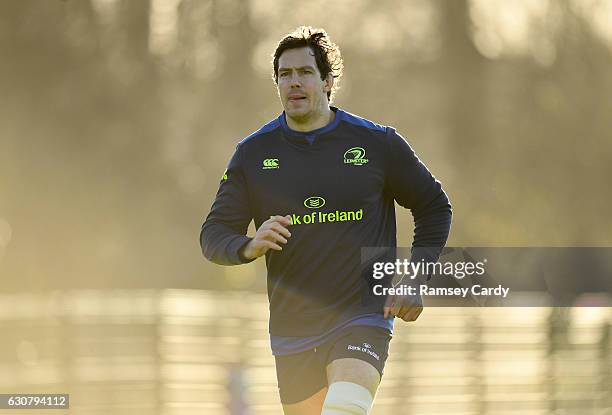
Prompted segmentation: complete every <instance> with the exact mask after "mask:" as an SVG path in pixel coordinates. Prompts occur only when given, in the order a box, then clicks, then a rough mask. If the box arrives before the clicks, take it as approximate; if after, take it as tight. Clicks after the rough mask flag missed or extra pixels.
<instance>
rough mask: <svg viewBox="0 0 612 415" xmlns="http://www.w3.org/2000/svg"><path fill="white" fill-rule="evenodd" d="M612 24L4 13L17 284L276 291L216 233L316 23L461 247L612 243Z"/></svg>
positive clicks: (430, 0) (196, 2) (552, 11)
mask: <svg viewBox="0 0 612 415" xmlns="http://www.w3.org/2000/svg"><path fill="white" fill-rule="evenodd" d="M610 22H612V1H610V0H515V1H512V2H506V1H502V0H452V1H451V0H410V1H403V0H385V1H346V0H343V1H334V2H326V1H322V0H313V1H308V2H294V1H286V2H285V1H282V2H280V1H273V0H248V1H247V0H244V1H241V0H137V1H132V0H82V1H76V0H63V1H61V0H20V1H2V2H0V54H1V56H2V59H1V61H0V91H1V94H2V100H1V103H0V278H1V281H2V288H1V289H2V290H6V291H15V290H19V291H21V290H28V291H35V290H47V289H55V288H60V289H62V288H80V287H91V288H111V287H126V288H137V287H152V288H161V287H176V288H206V289H236V288H241V289H253V290H257V291H261V290H263V287H264V284H265V278H264V275H265V270H264V268H263V267H264V265H263V262H262V261H256V263H254V264H250V265H248V266H241V267H231V268H221V267H218V266H216V265H213V264H209V263H207V262H206V261H204V260H203V259H202V257H201V253H200V251H199V246H198V234H199V230H200V225H201V223H202V221H203V219H204V217H205V215H206V214H207V212H208V210H209V207H210V205H211V203H212V200H213V198H214V196H215V193H216V190H217V186H218V180H219V178H220V176H221V174H222V173H223V170H224V168H225V165H226V163H227V161H228V160H229V158H230V156H231V154H232V152H233V150H234V148H235V145H236V143H237V142H238V141H240V140H241V139H242V138H244V137H245V136H247V135H249V134H250V132H252V131H253V130H255V129H257V128H258V127H259V126H260V125H262V124H264V123H265V122H267V121H268V120H269V119H271V118H273V117H276V116H277V115H278V113H279V112H280V111H281V106H280V103H279V102H278V100H277V97H276V92H275V87H274V85H273V83H272V81H271V77H270V71H271V69H270V63H269V62H270V55H271V53H272V52H273V49H274V47H275V44H276V42H277V41H278V40H279V38H280V37H281V36H282V35H284V34H285V33H287V32H289V31H291V30H292V29H294V28H295V27H296V26H298V25H300V24H310V25H313V26H322V27H324V28H326V30H327V31H328V32H329V34H330V35H331V37H332V39H333V40H334V41H335V42H337V43H338V44H339V45H340V47H341V48H342V52H343V56H344V59H345V76H344V78H343V79H342V81H341V85H340V86H341V89H340V91H339V93H338V95H337V97H336V102H335V104H336V105H338V106H340V107H342V108H344V109H346V110H348V111H350V112H353V113H356V114H358V115H361V116H364V117H366V118H369V119H372V120H374V121H376V122H379V123H382V124H388V125H393V126H395V127H396V128H398V130H399V131H400V132H401V133H402V134H403V135H404V136H405V137H407V139H408V140H409V142H410V143H411V144H412V146H413V147H414V148H415V149H416V151H417V153H418V154H419V155H420V157H421V158H422V159H423V160H424V161H425V162H426V163H427V164H428V166H429V167H430V169H431V170H432V171H433V172H434V174H435V175H436V176H437V177H438V178H439V179H440V180H441V181H442V183H443V184H444V186H445V189H446V191H447V193H448V194H449V196H450V198H451V201H452V203H453V206H454V212H455V215H454V223H453V229H452V233H451V238H450V240H449V245H454V246H591V245H608V244H610V243H612V237H611V235H612V220H611V219H610V217H609V215H608V211H609V207H608V206H609V204H610V202H612V195H611V194H610V191H609V190H608V183H607V182H608V181H609V180H608V179H609V178H610V177H612V163H610V162H611V161H612V140H611V138H612V136H611V131H612V117H611V116H610V114H612V99H611V97H612V70H611V68H612V65H611V64H612V24H610ZM398 212H399V210H398ZM279 213H283V212H279ZM398 220H399V229H400V230H401V231H400V235H399V242H400V244H402V245H409V244H410V243H411V235H412V219H411V216H410V213H409V212H405V211H404V212H401V213H400V214H399V215H398Z"/></svg>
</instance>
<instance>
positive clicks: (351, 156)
mask: <svg viewBox="0 0 612 415" xmlns="http://www.w3.org/2000/svg"><path fill="white" fill-rule="evenodd" d="M368 161H369V160H368V159H367V158H365V150H364V149H363V148H361V147H353V148H349V149H348V150H346V152H345V153H344V164H352V165H354V166H361V165H363V164H366V163H367V162H368Z"/></svg>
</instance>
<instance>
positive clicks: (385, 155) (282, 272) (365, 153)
mask: <svg viewBox="0 0 612 415" xmlns="http://www.w3.org/2000/svg"><path fill="white" fill-rule="evenodd" d="M332 110H333V111H334V112H335V117H334V120H333V121H332V122H331V123H330V124H328V125H327V126H325V127H323V128H320V129H318V130H314V131H310V132H307V133H301V132H296V131H293V130H291V129H290V128H289V127H288V125H287V123H286V120H285V114H284V113H282V114H281V115H280V116H279V117H278V118H276V119H274V120H272V121H271V122H269V123H267V124H266V125H264V126H263V127H262V128H260V129H259V130H257V131H256V132H254V133H253V134H251V135H250V136H248V137H247V138H245V139H244V140H242V141H241V142H240V143H239V144H238V145H237V147H236V151H235V153H234V155H233V157H232V158H231V160H230V162H229V165H228V167H227V170H226V172H225V173H224V175H223V177H222V179H221V183H220V186H219V190H218V192H217V195H216V198H215V200H214V202H213V205H212V208H211V210H210V213H209V214H208V216H207V218H206V220H205V222H204V224H203V226H202V229H201V233H200V244H201V247H202V252H203V254H204V256H205V257H206V258H207V259H209V260H210V261H212V262H215V263H217V264H221V265H236V264H242V263H246V262H249V261H248V260H246V259H245V258H243V257H242V256H241V254H240V250H241V248H242V247H243V246H244V245H246V243H248V242H249V240H250V238H249V237H247V236H246V235H245V234H246V231H247V228H248V225H249V223H250V221H251V220H254V221H255V226H256V228H259V227H260V226H261V224H262V223H263V222H265V221H266V220H268V219H269V218H270V216H273V215H281V216H285V215H289V216H291V221H292V225H291V226H290V227H289V230H290V232H291V237H290V238H288V242H287V244H285V245H282V246H283V250H282V251H274V250H269V251H268V252H267V253H266V255H265V259H266V266H267V287H268V298H269V301H270V333H271V334H272V335H277V336H312V335H317V334H321V333H324V332H325V331H326V330H329V329H330V328H331V327H334V326H335V325H337V324H338V323H339V322H342V321H347V320H350V319H351V318H354V317H355V316H359V315H365V314H368V313H382V311H383V307H384V302H385V298H384V297H380V296H376V295H374V294H373V292H372V290H371V287H372V281H371V274H370V275H368V273H367V272H364V267H363V264H361V248H362V247H395V246H396V221H395V204H394V202H395V201H397V203H398V204H399V205H401V206H403V207H405V208H407V209H410V210H411V212H412V214H413V217H414V221H415V232H414V240H413V247H439V248H440V249H441V247H443V246H444V244H445V243H446V239H447V237H448V233H449V229H450V223H451V205H450V203H449V200H448V197H447V196H446V193H445V192H444V191H443V190H442V186H441V184H440V182H439V181H438V180H436V179H435V177H434V176H432V174H431V173H430V172H429V170H428V169H427V167H426V166H425V165H424V164H423V163H422V162H421V161H420V160H419V158H418V157H417V156H416V155H415V152H414V151H413V149H412V148H411V147H410V145H409V144H408V143H407V142H406V140H405V139H404V138H403V137H401V136H400V135H399V134H398V133H397V132H396V131H395V129H394V128H392V127H385V126H381V125H378V124H375V123H373V122H371V121H368V120H366V119H363V118H361V117H358V116H355V115H353V114H350V113H348V112H345V111H343V110H341V109H338V108H335V107H332ZM427 259H428V260H436V259H437V258H427Z"/></svg>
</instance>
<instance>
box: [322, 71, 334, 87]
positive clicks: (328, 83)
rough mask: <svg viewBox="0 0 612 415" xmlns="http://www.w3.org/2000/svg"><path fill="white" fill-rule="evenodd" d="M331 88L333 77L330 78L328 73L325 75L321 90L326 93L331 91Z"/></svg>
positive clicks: (330, 75)
mask: <svg viewBox="0 0 612 415" xmlns="http://www.w3.org/2000/svg"><path fill="white" fill-rule="evenodd" d="M333 86H334V77H333V76H332V74H331V72H330V73H328V74H327V77H326V78H325V84H324V85H323V89H324V90H325V92H328V91H331V90H332V87H333Z"/></svg>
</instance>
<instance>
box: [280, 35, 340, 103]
mask: <svg viewBox="0 0 612 415" xmlns="http://www.w3.org/2000/svg"><path fill="white" fill-rule="evenodd" d="M303 47H309V48H310V49H312V51H313V52H314V58H315V61H316V63H317V68H318V69H319V72H320V73H321V80H324V79H325V78H327V75H328V74H330V73H331V75H332V76H333V78H334V84H333V86H332V89H331V91H328V92H327V99H328V100H329V101H330V102H331V100H332V98H333V96H334V94H335V93H336V91H337V90H338V82H339V81H340V78H341V77H342V70H343V69H344V64H343V62H342V56H341V55H340V48H339V47H338V45H336V44H335V43H334V42H332V41H331V39H330V38H329V35H328V34H327V32H326V31H325V30H324V29H320V28H313V27H311V26H300V27H298V28H297V29H295V30H294V31H293V32H291V33H289V34H287V35H285V36H284V37H283V38H282V39H281V40H280V42H278V46H277V47H276V50H275V51H274V54H273V55H272V56H273V60H272V65H273V67H274V73H273V74H272V77H273V78H274V83H275V84H277V85H278V60H279V58H280V56H281V55H282V54H283V52H284V51H286V50H287V49H299V48H303Z"/></svg>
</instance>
